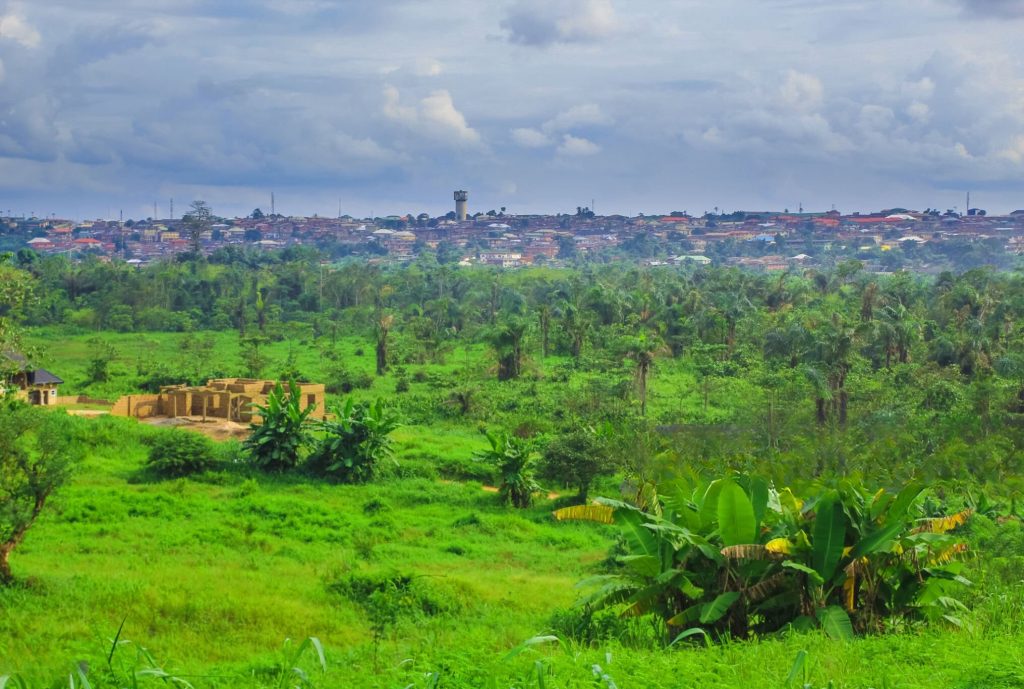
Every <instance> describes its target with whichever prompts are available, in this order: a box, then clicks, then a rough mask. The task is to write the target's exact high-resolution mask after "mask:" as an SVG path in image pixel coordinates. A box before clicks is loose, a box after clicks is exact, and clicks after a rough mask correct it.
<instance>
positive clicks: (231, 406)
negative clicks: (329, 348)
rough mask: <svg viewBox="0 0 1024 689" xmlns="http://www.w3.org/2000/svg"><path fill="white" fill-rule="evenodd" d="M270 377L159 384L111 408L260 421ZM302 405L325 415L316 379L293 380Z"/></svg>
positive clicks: (144, 414) (144, 415) (133, 413)
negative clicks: (153, 390) (157, 389)
mask: <svg viewBox="0 0 1024 689" xmlns="http://www.w3.org/2000/svg"><path fill="white" fill-rule="evenodd" d="M276 385H277V382H276V381H273V380H254V379H250V378H218V379H213V380H209V381H207V382H206V385H199V386H189V385H170V386H166V387H162V388H160V392H159V393H158V394H149V395H125V396H124V397H121V398H120V399H119V400H117V402H115V403H114V406H113V407H112V408H111V410H110V414H111V415H112V416H126V417H131V418H136V419H141V420H145V419H154V418H160V417H163V418H166V419H181V420H182V421H188V422H199V423H205V422H210V421H225V422H234V423H259V420H260V416H259V414H257V413H256V407H257V406H262V405H265V404H266V402H267V396H268V395H270V393H271V391H272V390H273V389H274V386H276ZM295 387H296V390H297V391H298V393H299V395H300V396H301V397H300V398H301V400H302V408H303V409H306V408H308V407H313V412H312V413H311V414H310V417H311V418H315V419H323V418H324V386H323V385H320V384H316V383H296V384H295Z"/></svg>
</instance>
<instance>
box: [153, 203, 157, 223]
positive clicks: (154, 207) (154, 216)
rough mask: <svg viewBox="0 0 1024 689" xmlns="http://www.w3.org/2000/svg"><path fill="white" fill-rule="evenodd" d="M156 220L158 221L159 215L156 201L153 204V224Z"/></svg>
mask: <svg viewBox="0 0 1024 689" xmlns="http://www.w3.org/2000/svg"><path fill="white" fill-rule="evenodd" d="M156 219H157V213H156V201H154V202H153V222H156Z"/></svg>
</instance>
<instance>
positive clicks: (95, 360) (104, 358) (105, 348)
mask: <svg viewBox="0 0 1024 689" xmlns="http://www.w3.org/2000/svg"><path fill="white" fill-rule="evenodd" d="M89 344H90V345H91V352H90V356H89V368H88V373H87V376H88V380H87V383H89V384H92V383H106V382H107V381H109V380H110V362H111V361H113V360H114V359H115V358H116V357H117V350H116V349H115V348H114V345H112V344H110V343H109V342H107V341H106V340H104V339H103V338H100V337H94V338H92V339H91V340H89Z"/></svg>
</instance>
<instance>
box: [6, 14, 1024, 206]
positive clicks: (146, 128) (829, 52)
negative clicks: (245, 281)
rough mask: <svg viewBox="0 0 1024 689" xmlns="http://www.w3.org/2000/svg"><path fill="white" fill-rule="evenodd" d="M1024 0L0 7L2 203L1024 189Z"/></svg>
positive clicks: (523, 202)
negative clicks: (464, 193)
mask: <svg viewBox="0 0 1024 689" xmlns="http://www.w3.org/2000/svg"><path fill="white" fill-rule="evenodd" d="M1022 31H1024V0H900V1H899V2H894V1H893V0H831V1H826V0H716V1H715V2H708V1H706V0H705V1H701V0H628V1H627V0H488V1H481V0H477V1H470V0H27V1H21V0H0V213H2V214H6V213H7V211H8V210H11V211H12V212H13V213H15V214H19V215H20V214H28V213H35V214H36V215H38V216H43V215H49V214H56V216H57V217H70V218H75V219H85V218H100V217H103V218H116V217H118V216H119V214H120V213H121V212H123V213H124V217H125V218H126V219H127V218H143V217H148V216H151V215H153V204H154V202H155V203H156V204H157V213H158V215H159V216H160V217H167V214H168V212H169V208H168V207H169V200H170V199H171V198H173V199H174V202H175V214H176V216H180V215H181V213H182V212H183V210H184V209H185V208H186V207H187V205H188V203H189V202H190V201H192V200H195V199H203V200H205V201H207V202H208V203H209V204H210V205H211V206H212V207H213V209H214V211H215V212H216V213H217V214H219V215H225V216H228V215H235V214H248V213H249V212H251V211H252V210H253V209H254V208H256V207H259V208H261V209H263V210H264V211H269V210H270V195H271V193H272V192H273V193H274V194H275V198H276V210H277V211H278V212H280V213H285V214H294V215H299V214H302V215H312V214H314V213H317V214H320V215H327V216H335V215H337V214H338V210H339V207H340V208H341V211H342V212H343V213H346V214H351V215H354V216H357V217H364V216H368V215H371V214H374V215H389V214H404V213H407V212H414V213H419V212H424V211H425V212H428V213H431V214H432V215H436V214H442V213H445V212H447V211H448V210H451V209H452V208H453V205H454V202H453V200H452V191H453V190H455V189H466V190H468V191H469V207H470V211H471V212H474V211H487V210H490V209H498V208H500V207H506V208H507V211H508V212H510V213H537V212H551V213H554V212H574V211H575V209H576V207H577V206H590V205H591V204H593V205H594V207H595V210H596V211H597V212H598V213H599V214H607V213H623V214H636V213H640V212H643V213H665V212H670V211H676V210H678V211H688V212H690V213H703V212H705V211H713V210H714V209H715V208H718V209H719V210H720V211H733V210H768V209H773V210H775V209H778V210H781V209H784V208H788V209H790V210H796V209H797V208H798V207H799V206H800V205H801V204H802V206H803V207H804V209H806V210H828V209H830V208H833V207H835V208H837V209H839V210H840V211H843V212H851V211H857V210H859V211H871V210H879V209H882V208H893V207H905V208H913V209H919V210H923V209H924V208H926V207H933V208H940V209H942V210H945V209H947V208H957V209H958V210H962V209H963V208H964V206H965V205H966V200H965V196H966V193H967V192H968V191H969V192H971V205H972V206H976V207H981V208H986V209H988V210H989V212H1007V211H1010V210H1014V209H1018V208H1024V47H1022V45H1024V43H1022V42H1021V40H1020V36H1021V34H1022Z"/></svg>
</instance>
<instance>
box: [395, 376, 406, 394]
mask: <svg viewBox="0 0 1024 689" xmlns="http://www.w3.org/2000/svg"><path fill="white" fill-rule="evenodd" d="M395 392H396V393H398V394H401V393H403V392H409V381H408V379H406V378H399V379H398V380H397V381H395Z"/></svg>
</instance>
